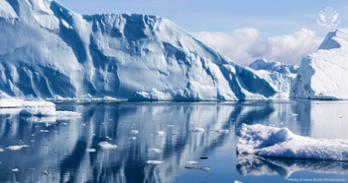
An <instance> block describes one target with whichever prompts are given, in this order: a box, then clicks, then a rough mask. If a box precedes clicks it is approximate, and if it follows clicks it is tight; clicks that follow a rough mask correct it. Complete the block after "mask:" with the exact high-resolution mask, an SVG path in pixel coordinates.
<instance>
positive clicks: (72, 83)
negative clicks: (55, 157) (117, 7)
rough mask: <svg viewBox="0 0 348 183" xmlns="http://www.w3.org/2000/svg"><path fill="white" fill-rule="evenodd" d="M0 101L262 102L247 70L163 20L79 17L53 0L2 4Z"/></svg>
mask: <svg viewBox="0 0 348 183" xmlns="http://www.w3.org/2000/svg"><path fill="white" fill-rule="evenodd" d="M0 32H1V33H2V36H1V37H0V95H7V96H12V97H16V98H18V97H21V98H35V99H50V100H75V101H81V100H82V101H89V100H92V99H95V100H98V99H100V100H110V99H111V100H113V101H120V100H178V101H180V100H184V101H196V100H213V101H215V100H220V101H221V100H222V101H223V100H253V99H255V100H256V99H257V100H262V99H271V98H273V97H274V96H275V95H276V93H277V91H276V90H275V89H274V87H273V86H271V84H269V83H268V82H267V81H266V80H265V79H263V78H261V77H259V76H258V75H257V74H256V73H255V72H254V71H253V70H252V69H249V68H245V67H242V66H240V65H238V64H236V63H234V62H233V61H232V60H231V59H229V58H226V57H224V56H223V55H221V54H219V53H217V52H216V51H215V50H213V49H211V48H210V47H208V46H206V45H205V44H204V43H202V42H201V41H199V40H198V39H196V38H195V37H193V36H192V35H191V34H189V33H187V32H186V31H185V30H184V29H182V28H181V27H179V26H177V25H176V24H174V23H173V22H171V21H170V20H167V19H165V18H161V17H157V16H151V15H141V14H101V15H80V14H78V13H75V12H73V11H71V10H69V9H67V8H65V7H64V6H62V5H61V4H60V3H59V2H57V1H50V0H11V1H9V0H5V1H1V3H0Z"/></svg>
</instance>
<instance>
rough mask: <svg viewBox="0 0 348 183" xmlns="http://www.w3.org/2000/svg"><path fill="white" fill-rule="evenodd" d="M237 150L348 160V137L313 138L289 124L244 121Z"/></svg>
mask: <svg viewBox="0 0 348 183" xmlns="http://www.w3.org/2000/svg"><path fill="white" fill-rule="evenodd" d="M237 153H238V154H244V155H247V154H254V155H257V156H261V157H268V158H289V159H313V160H333V161H348V140H347V139H313V138H310V137H304V136H300V135H296V134H294V133H292V132H291V131H290V130H289V129H287V128H276V127H269V126H264V125H259V124H258V125H245V124H243V125H242V126H241V129H240V134H239V139H238V143H237Z"/></svg>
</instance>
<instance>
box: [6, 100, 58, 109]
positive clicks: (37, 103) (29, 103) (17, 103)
mask: <svg viewBox="0 0 348 183" xmlns="http://www.w3.org/2000/svg"><path fill="white" fill-rule="evenodd" d="M55 106H56V105H55V104H54V103H52V102H48V101H43V100H22V99H13V98H3V99H0V108H21V107H32V108H38V107H48V108H55Z"/></svg>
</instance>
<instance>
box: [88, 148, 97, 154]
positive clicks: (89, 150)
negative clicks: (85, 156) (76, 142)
mask: <svg viewBox="0 0 348 183" xmlns="http://www.w3.org/2000/svg"><path fill="white" fill-rule="evenodd" d="M96 151H97V150H96V149H94V148H88V149H86V152H90V153H93V152H96Z"/></svg>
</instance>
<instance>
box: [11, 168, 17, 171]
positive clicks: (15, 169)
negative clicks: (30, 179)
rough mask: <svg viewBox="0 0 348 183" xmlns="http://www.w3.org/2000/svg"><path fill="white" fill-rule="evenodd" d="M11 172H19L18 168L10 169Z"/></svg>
mask: <svg viewBox="0 0 348 183" xmlns="http://www.w3.org/2000/svg"><path fill="white" fill-rule="evenodd" d="M11 171H12V172H19V169H18V168H13V169H11Z"/></svg>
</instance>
